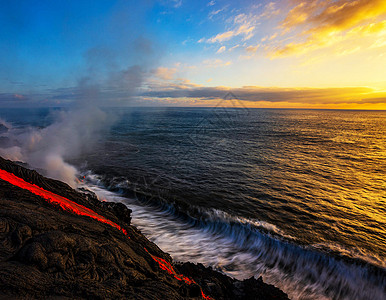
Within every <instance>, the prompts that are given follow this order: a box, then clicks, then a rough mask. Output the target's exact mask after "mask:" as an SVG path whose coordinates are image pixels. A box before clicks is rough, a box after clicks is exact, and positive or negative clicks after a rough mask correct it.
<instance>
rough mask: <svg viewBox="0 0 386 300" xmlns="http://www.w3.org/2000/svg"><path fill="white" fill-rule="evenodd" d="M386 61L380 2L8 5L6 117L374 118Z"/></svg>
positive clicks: (1, 54)
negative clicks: (62, 113)
mask: <svg viewBox="0 0 386 300" xmlns="http://www.w3.org/2000/svg"><path fill="white" fill-rule="evenodd" d="M385 50H386V4H385V3H384V1H381V0H374V1H371V2H369V1H365V0H358V1H344V0H334V1H330V0H310V1H308V2H304V3H303V2H302V1H300V0H288V1H287V0H282V1H265V0H264V1H221V0H208V1H187V0H160V1H141V2H137V1H111V0H110V1H96V0H94V1H89V0H80V1H32V0H29V1H0V64H1V69H0V106H28V105H42V106H44V105H48V106H56V105H59V106H60V105H68V104H69V103H71V102H73V101H77V98H79V97H80V98H82V97H87V95H85V91H86V92H87V90H90V88H92V89H93V90H95V91H96V90H98V99H99V100H98V101H99V102H98V103H99V104H101V105H103V104H105V105H145V106H146V105H172V106H176V105H177V106H180V105H182V106H191V105H195V106H211V105H215V102H216V101H217V100H218V99H220V98H221V97H222V95H223V93H224V92H226V91H229V90H236V91H238V93H239V96H240V98H242V100H245V101H247V103H246V105H247V106H255V107H315V108H323V107H325V106H326V107H327V106H328V107H329V108H331V105H335V107H336V108H345V107H346V108H350V107H351V108H352V107H356V106H358V105H359V104H360V107H361V108H369V107H370V106H371V107H372V108H375V109H377V108H382V107H386V106H385V93H384V92H385V87H386V73H385V70H384V69H385V68H384V67H382V66H384V65H386V56H385V55H384V53H385V52H386V51H385ZM349 88H351V90H350V89H349ZM312 89H317V90H315V93H314V91H313V90H312ZM166 90H167V91H168V93H165V91H166ZM204 90H205V93H203V94H202V95H201V94H200V93H199V92H200V91H201V92H202V91H204ZM209 90H210V91H211V93H210V96H208V91H209ZM311 90H312V91H311ZM157 92H158V94H159V95H163V96H158V95H157ZM297 93H301V94H303V95H305V96H303V97H301V95H298V94H297ZM314 94H317V95H318V96H317V97H314V98H313V97H312V96H311V95H314ZM150 95H151V96H150ZM192 95H194V96H192ZM244 95H247V96H245V97H244ZM264 95H266V96H267V95H268V96H267V97H266V98H264ZM283 95H285V97H284V96H283ZM291 95H295V96H291ZM331 95H334V97H335V99H336V101H335V102H336V103H333V99H327V97H331ZM243 97H244V98H243ZM286 97H290V98H286ZM305 97H308V98H307V99H309V100H307V99H306V98H305ZM277 99H279V100H277ZM364 99H370V100H366V101H367V102H366V101H364Z"/></svg>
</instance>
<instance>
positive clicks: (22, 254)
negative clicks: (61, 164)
mask: <svg viewBox="0 0 386 300" xmlns="http://www.w3.org/2000/svg"><path fill="white" fill-rule="evenodd" d="M0 169H2V170H6V171H8V172H11V173H13V174H15V175H16V176H18V177H21V178H23V179H24V180H25V181H28V182H30V183H34V184H36V185H38V186H40V187H42V188H44V189H46V190H49V191H52V192H54V193H56V194H59V195H61V196H63V197H66V198H68V199H70V200H72V201H75V202H77V203H79V204H81V205H84V206H86V207H88V208H91V209H92V210H94V211H95V212H97V213H98V214H100V215H102V216H104V217H106V218H108V219H110V220H111V221H113V222H115V223H117V224H119V225H120V226H122V227H123V228H124V229H126V230H127V232H128V235H129V236H130V238H128V237H127V236H125V235H124V234H123V233H122V232H120V231H118V230H117V229H115V228H113V227H111V226H109V225H107V224H103V223H100V222H98V221H96V220H94V219H91V218H89V217H83V216H78V215H74V214H72V213H70V212H67V211H63V210H62V209H61V208H60V207H56V206H53V205H52V204H49V203H47V202H46V201H45V200H44V199H42V198H41V197H39V196H36V195H35V194H33V193H31V192H29V191H27V190H23V189H21V188H18V187H15V186H13V185H12V184H10V183H8V182H6V181H3V180H1V179H0V299H7V298H17V299H20V298H22V299H23V298H24V299H31V298H32V299H34V298H39V299H42V298H44V299H46V298H47V299H55V298H56V299H59V298H60V299H66V298H69V299H70V298H71V299H82V298H87V299H88V298H92V299H106V298H107V299H118V298H119V299H121V298H125V299H194V298H196V299H200V298H201V289H202V290H203V292H204V293H205V294H206V295H208V296H210V297H213V298H215V299H288V298H287V296H286V295H285V294H284V293H283V292H282V291H280V290H279V289H277V288H275V287H273V286H271V285H267V284H265V283H263V282H262V280H261V279H257V280H256V279H254V278H251V279H248V280H244V281H237V280H235V279H232V278H230V277H228V276H225V275H223V274H221V273H219V272H216V271H213V270H212V269H211V268H206V267H204V266H203V265H201V264H198V265H195V264H192V263H184V264H174V267H175V269H176V271H177V272H178V273H182V274H184V275H185V276H187V277H189V278H191V279H193V280H194V281H195V282H197V284H198V285H197V284H190V285H188V284H187V283H185V282H184V281H180V280H177V279H176V278H175V277H173V276H172V275H170V274H168V272H166V271H165V270H162V269H161V268H160V267H159V264H158V263H157V262H156V261H155V260H154V259H153V258H152V257H151V255H150V254H149V253H151V254H152V255H154V256H157V257H160V258H162V259H164V260H166V261H167V262H169V263H171V264H173V262H172V259H171V257H170V256H169V255H168V254H167V253H164V252H162V251H161V250H160V249H159V248H158V247H157V246H156V245H155V244H154V243H152V242H150V241H149V240H147V239H146V237H145V236H143V235H142V234H141V233H140V232H139V231H138V230H137V229H136V228H135V227H134V226H131V225H130V220H131V211H130V210H129V209H127V208H126V206H124V205H123V204H116V203H109V202H100V201H99V200H98V199H96V197H95V195H93V194H92V193H88V192H78V191H75V190H73V189H71V188H70V187H69V186H68V185H66V184H64V183H62V182H60V181H57V180H52V179H48V178H45V177H43V176H41V175H40V174H38V173H37V172H36V171H31V170H28V169H26V168H24V167H22V166H20V165H17V164H15V163H12V162H10V161H7V160H4V159H2V158H1V157H0ZM145 248H146V249H147V250H148V252H147V251H146V250H145ZM200 286H201V287H200Z"/></svg>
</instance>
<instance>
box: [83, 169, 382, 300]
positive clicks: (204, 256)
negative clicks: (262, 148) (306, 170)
mask: <svg viewBox="0 0 386 300" xmlns="http://www.w3.org/2000/svg"><path fill="white" fill-rule="evenodd" d="M84 183H85V185H86V186H87V187H88V188H89V189H91V190H92V191H94V192H95V193H96V194H97V195H98V196H99V198H100V199H101V200H103V199H106V200H108V201H115V202H121V203H124V204H125V205H127V206H128V207H130V208H131V209H132V210H133V220H132V222H133V224H134V225H135V226H137V227H138V228H139V229H140V230H141V231H142V232H143V233H144V234H145V235H146V236H147V237H148V238H149V239H150V240H152V241H153V242H155V243H156V244H157V245H158V246H160V248H161V249H163V250H164V251H166V252H169V253H170V254H171V255H172V256H173V257H174V259H175V260H179V261H193V262H200V263H203V264H205V265H207V266H212V267H214V268H216V269H218V270H220V271H222V272H224V273H226V274H228V275H231V276H233V277H236V278H238V279H245V278H248V277H251V276H260V275H261V276H263V278H264V280H265V281H266V282H268V283H271V284H274V285H276V286H278V287H279V288H281V289H282V290H284V291H285V292H286V293H288V294H289V296H290V298H292V299H384V298H382V297H384V295H385V290H386V270H385V268H384V266H382V264H381V265H375V263H376V262H377V261H378V262H382V260H380V259H377V258H375V259H374V257H370V256H366V255H365V254H364V253H362V252H358V253H356V252H355V251H351V252H350V251H347V249H344V248H343V247H340V246H338V245H335V246H334V245H330V244H323V245H322V244H317V245H300V244H299V243H298V242H297V241H296V239H295V238H293V237H291V236H288V235H286V234H285V233H284V232H283V231H282V230H281V229H280V228H278V227H277V226H275V225H273V224H269V223H267V222H264V221H260V220H252V219H247V218H243V217H235V216H232V215H230V214H228V213H226V212H223V211H221V210H219V209H204V208H200V207H190V208H189V209H188V210H187V211H180V210H179V207H176V206H175V205H173V204H171V203H167V202H166V201H163V200H162V199H156V198H151V199H149V198H146V197H143V198H141V197H132V198H130V197H127V196H125V195H127V193H126V192H127V191H126V190H125V189H126V188H127V187H128V183H127V182H125V180H120V181H119V180H118V181H117V180H114V186H112V185H111V184H110V189H113V190H115V191H120V193H117V192H112V191H109V190H108V189H106V188H105V185H104V180H103V178H102V177H99V176H96V175H94V174H92V173H90V172H89V173H87V174H85V177H84ZM110 183H111V182H110ZM359 254H360V255H359Z"/></svg>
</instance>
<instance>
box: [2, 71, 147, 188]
mask: <svg viewBox="0 0 386 300" xmlns="http://www.w3.org/2000/svg"><path fill="white" fill-rule="evenodd" d="M143 74H144V72H143V68H142V67H140V66H131V67H129V68H128V69H127V70H120V71H118V72H113V73H111V74H110V78H108V80H107V81H105V84H104V86H103V88H104V89H108V88H111V80H114V83H115V85H119V88H120V89H121V90H124V93H125V98H126V102H127V101H128V100H129V99H130V98H131V96H132V95H134V94H135V90H136V89H137V88H138V87H139V86H140V85H141V83H142V79H143ZM89 82H90V79H83V80H81V81H80V84H79V86H78V87H77V88H76V91H77V96H76V97H77V98H76V99H75V101H74V102H73V105H72V106H71V107H70V108H68V109H63V110H60V111H57V112H56V114H55V122H54V123H52V124H51V125H50V126H47V127H45V128H40V129H39V128H31V127H30V128H23V129H20V128H13V127H12V125H11V124H9V123H7V122H6V121H4V120H0V155H1V156H2V157H4V158H6V159H10V160H14V161H22V162H25V163H27V164H28V165H29V166H30V167H32V168H34V169H39V170H40V171H42V170H43V171H45V175H47V176H49V177H51V178H54V179H58V180H61V181H64V182H66V183H68V184H69V185H70V186H72V187H74V188H75V187H76V186H77V182H78V180H77V175H78V170H77V169H76V168H75V167H74V166H72V165H71V164H69V163H68V161H69V160H70V159H74V158H77V157H79V156H80V155H83V154H85V153H87V152H88V151H90V150H91V149H92V148H93V146H94V145H95V142H96V141H97V140H98V139H99V138H101V137H102V135H103V133H105V132H106V131H108V130H109V129H110V128H111V126H112V125H113V124H114V122H115V121H116V120H117V118H118V116H116V115H113V114H112V113H111V112H110V113H108V112H106V110H105V109H103V108H102V107H105V106H112V105H114V104H117V103H116V102H114V101H115V100H111V99H106V97H105V96H104V94H103V93H102V92H101V89H100V88H99V87H97V86H96V85H90V84H89ZM106 85H107V86H106ZM114 87H116V86H114Z"/></svg>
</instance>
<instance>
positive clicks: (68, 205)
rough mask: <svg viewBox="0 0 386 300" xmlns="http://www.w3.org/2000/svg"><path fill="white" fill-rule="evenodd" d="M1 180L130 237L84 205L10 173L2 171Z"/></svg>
mask: <svg viewBox="0 0 386 300" xmlns="http://www.w3.org/2000/svg"><path fill="white" fill-rule="evenodd" d="M0 179H3V180H5V181H8V182H9V183H11V184H13V185H15V186H17V187H19V188H22V189H25V190H28V191H30V192H31V193H34V194H35V195H38V196H40V197H42V198H43V199H45V200H47V201H48V202H49V203H52V204H57V205H59V206H60V207H61V208H62V209H63V210H66V211H70V212H72V213H74V214H77V215H80V216H87V217H90V218H93V219H96V220H98V221H99V222H102V223H106V224H108V225H110V226H112V227H115V228H117V229H118V230H119V231H121V232H123V233H124V234H125V235H126V236H128V234H127V231H126V230H125V229H124V228H122V227H121V226H119V225H118V224H116V223H114V222H112V221H110V220H109V219H106V218H105V217H103V216H101V215H99V214H97V213H96V212H94V211H93V210H91V209H89V208H87V207H85V206H83V205H80V204H78V203H76V202H74V201H71V200H69V199H67V198H64V197H62V196H59V195H57V194H55V193H53V192H50V191H47V190H45V189H43V188H41V187H39V186H37V185H35V184H32V183H29V182H26V181H24V180H23V179H22V178H19V177H17V176H15V175H14V174H12V173H9V172H7V171H4V170H0ZM128 237H129V236H128ZM129 238H130V237H129Z"/></svg>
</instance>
